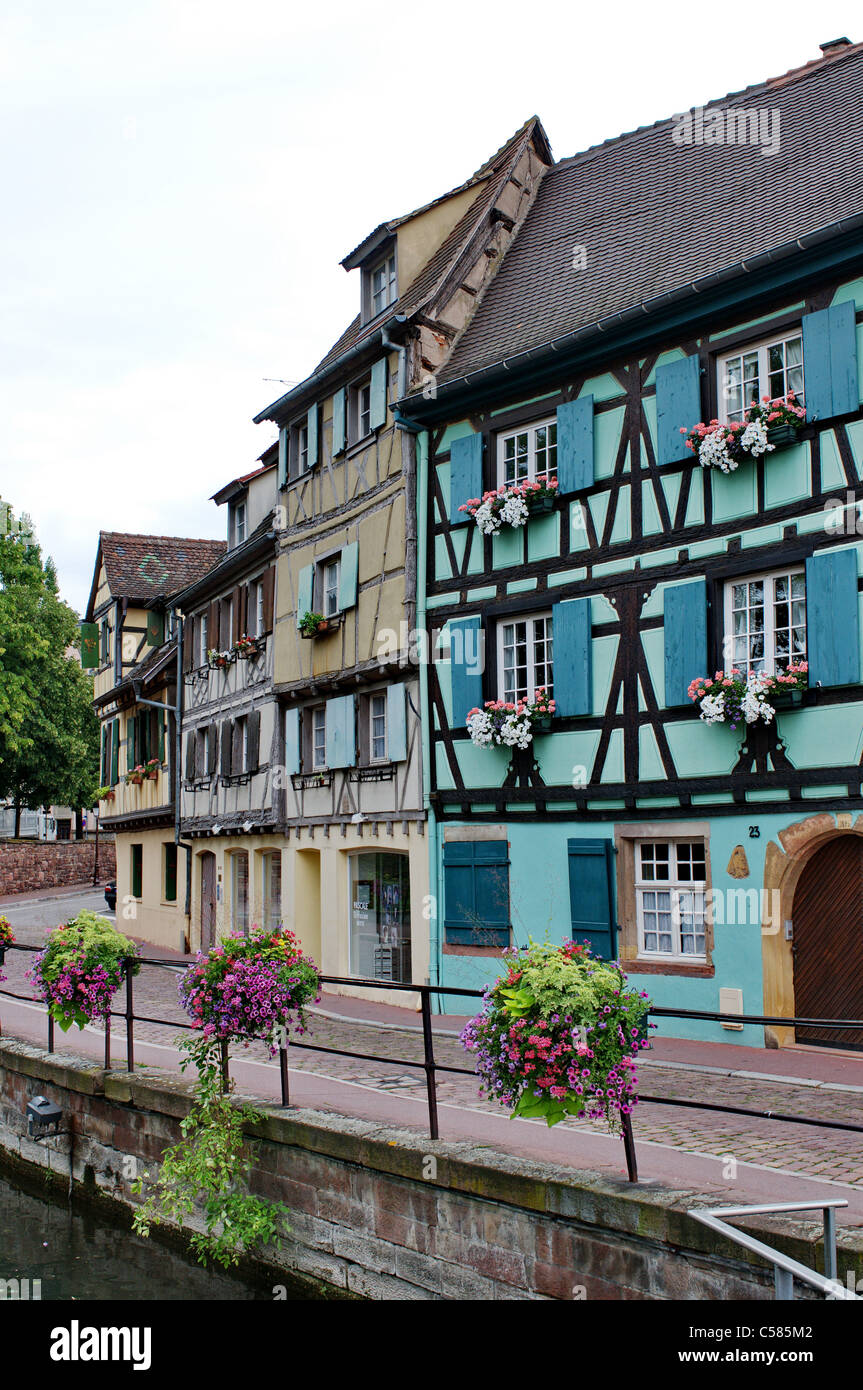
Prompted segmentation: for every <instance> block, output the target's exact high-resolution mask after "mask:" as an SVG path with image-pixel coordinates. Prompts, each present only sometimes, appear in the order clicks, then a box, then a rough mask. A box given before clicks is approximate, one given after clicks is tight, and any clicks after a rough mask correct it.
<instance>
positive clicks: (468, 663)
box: [449, 617, 485, 729]
mask: <svg viewBox="0 0 863 1390" xmlns="http://www.w3.org/2000/svg"><path fill="white" fill-rule="evenodd" d="M449 636H450V672H451V676H452V723H453V728H454V729H461V728H463V727H464V721H465V720H466V719H467V715H468V711H469V710H472V709H474V708H480V707H481V706H482V672H483V667H484V666H485V650H484V647H483V633H482V619H481V618H479V617H472V618H460V619H458V621H457V622H451V623H450V625H449Z"/></svg>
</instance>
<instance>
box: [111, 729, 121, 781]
mask: <svg viewBox="0 0 863 1390" xmlns="http://www.w3.org/2000/svg"><path fill="white" fill-rule="evenodd" d="M119 780H120V721H119V719H112V720H111V786H112V787H116V785H117V783H118V782H119Z"/></svg>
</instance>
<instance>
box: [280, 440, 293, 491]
mask: <svg viewBox="0 0 863 1390" xmlns="http://www.w3.org/2000/svg"><path fill="white" fill-rule="evenodd" d="M290 433H291V432H290V430H289V429H288V427H287V425H283V426H282V428H281V429H280V430H279V488H283V487H287V485H288V444H289V441H290Z"/></svg>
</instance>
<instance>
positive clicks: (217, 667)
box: [207, 647, 236, 671]
mask: <svg viewBox="0 0 863 1390" xmlns="http://www.w3.org/2000/svg"><path fill="white" fill-rule="evenodd" d="M233 661H236V652H235V651H234V649H233V647H228V648H227V650H226V651H223V652H220V651H219V650H218V648H216V647H210V649H209V651H208V652H207V665H208V666H209V667H210V670H211V671H224V670H226V669H227V667H228V666H230V665H231V663H232V662H233Z"/></svg>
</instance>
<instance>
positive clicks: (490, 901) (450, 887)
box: [443, 840, 510, 948]
mask: <svg viewBox="0 0 863 1390" xmlns="http://www.w3.org/2000/svg"><path fill="white" fill-rule="evenodd" d="M443 863H444V931H445V933H446V940H447V944H448V945H450V946H497V947H498V948H503V947H506V946H508V945H509V938H510V918H509V844H508V843H507V841H506V840H446V841H445V842H444V847H443Z"/></svg>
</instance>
